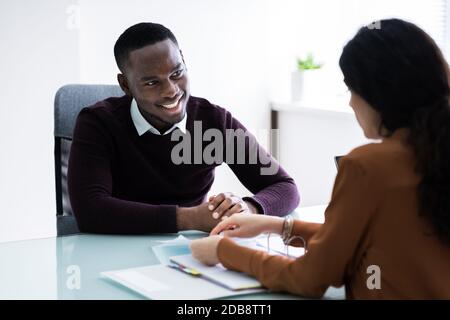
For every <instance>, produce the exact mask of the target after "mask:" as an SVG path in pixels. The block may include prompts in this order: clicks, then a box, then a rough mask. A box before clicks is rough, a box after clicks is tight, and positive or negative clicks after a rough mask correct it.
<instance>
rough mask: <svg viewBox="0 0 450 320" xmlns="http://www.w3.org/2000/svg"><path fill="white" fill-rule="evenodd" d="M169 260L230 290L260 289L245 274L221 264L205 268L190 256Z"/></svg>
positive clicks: (256, 283)
mask: <svg viewBox="0 0 450 320" xmlns="http://www.w3.org/2000/svg"><path fill="white" fill-rule="evenodd" d="M170 260H171V261H172V262H175V263H177V264H179V265H181V266H183V267H187V268H189V269H191V270H195V271H197V272H199V273H200V275H201V277H204V278H206V279H208V280H209V281H211V282H214V283H216V284H218V285H221V286H224V287H226V288H228V289H231V290H242V289H249V288H259V287H261V283H260V282H259V281H258V280H256V279H255V278H253V277H251V276H249V275H247V274H245V273H242V272H236V271H232V270H228V269H225V268H224V267H223V266H222V265H221V264H218V265H215V266H207V265H205V264H203V263H201V262H199V261H198V260H196V259H194V258H193V257H192V255H190V254H188V255H183V256H175V257H171V258H170Z"/></svg>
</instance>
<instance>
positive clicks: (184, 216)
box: [177, 202, 218, 232]
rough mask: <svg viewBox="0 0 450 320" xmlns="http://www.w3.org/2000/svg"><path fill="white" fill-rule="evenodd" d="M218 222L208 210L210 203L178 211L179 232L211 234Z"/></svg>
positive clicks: (180, 208)
mask: <svg viewBox="0 0 450 320" xmlns="http://www.w3.org/2000/svg"><path fill="white" fill-rule="evenodd" d="M217 222H218V221H217V220H216V219H214V218H213V217H212V215H211V211H210V210H209V209H208V202H205V203H202V204H201V205H198V206H195V207H190V208H182V207H179V208H178V209H177V227H178V230H180V231H181V230H200V231H204V232H210V231H211V229H212V228H214V227H215V226H216V225H217Z"/></svg>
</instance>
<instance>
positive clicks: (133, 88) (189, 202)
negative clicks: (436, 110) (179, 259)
mask: <svg viewBox="0 0 450 320" xmlns="http://www.w3.org/2000/svg"><path fill="white" fill-rule="evenodd" d="M114 55H115V58H116V62H117V66H118V67H119V69H120V71H121V73H120V74H118V77H117V78H118V82H119V84H120V86H121V88H122V90H123V91H124V92H125V95H124V96H123V97H120V98H109V99H106V100H104V101H100V102H98V103H96V104H95V105H93V106H90V107H87V108H84V109H83V110H82V111H81V112H80V114H79V116H78V119H77V123H76V126H75V130H74V134H73V142H72V148H71V152H70V160H69V171H68V184H69V195H70V201H71V205H72V209H73V212H74V214H75V217H76V219H77V222H78V226H79V229H80V231H82V232H91V233H127V234H133V233H134V234H139V233H140V234H143V233H165V232H177V231H181V230H193V229H195V230H202V231H209V230H211V229H212V228H213V227H214V226H215V225H216V224H217V223H218V221H220V219H223V218H224V217H226V216H230V215H232V214H235V213H258V214H268V215H278V216H283V215H286V214H288V213H290V212H291V211H292V210H293V209H294V208H295V207H296V206H297V205H298V202H299V195H298V191H297V188H296V185H295V183H294V181H293V180H292V178H290V177H289V176H288V175H287V173H286V172H285V171H284V170H283V169H282V168H281V167H279V166H278V164H277V163H276V161H275V160H274V159H273V158H272V157H270V155H268V154H267V153H266V152H265V151H264V149H262V148H261V147H260V146H259V144H258V143H257V141H256V140H255V138H254V137H253V136H252V135H251V134H249V133H248V132H247V130H246V129H245V127H244V126H243V125H242V124H241V123H240V122H239V121H237V120H236V119H235V118H233V117H232V116H231V114H230V113H229V112H228V111H226V110H225V109H223V108H221V107H219V106H216V105H214V104H212V103H210V102H209V101H207V100H206V99H203V98H197V97H193V96H191V95H190V90H189V79H188V76H187V69H186V64H185V62H184V59H183V56H182V53H181V50H180V49H179V47H178V42H177V40H176V38H175V36H174V35H173V34H172V32H171V31H170V30H169V29H167V28H165V27H164V26H162V25H160V24H154V23H139V24H136V25H134V26H132V27H130V28H128V29H127V30H126V31H125V32H124V33H123V34H122V35H121V36H120V37H119V39H118V40H117V42H116V44H115V47H114ZM198 128H201V130H202V131H204V132H205V135H201V137H202V140H201V141H200V142H199V141H198V139H195V138H191V137H192V136H193V135H194V132H195V131H198ZM208 130H209V132H211V130H214V132H215V133H216V138H217V133H218V134H221V135H222V136H223V137H225V136H227V134H229V133H230V132H238V133H239V132H241V133H242V132H243V133H245V137H244V140H242V141H243V143H242V144H239V143H237V145H235V144H233V143H231V144H230V143H229V142H230V141H228V142H225V139H222V140H218V139H216V140H217V141H222V142H221V143H223V145H220V147H221V148H216V149H215V159H224V160H223V161H220V160H218V161H215V162H213V163H211V161H201V162H198V161H197V162H195V161H193V162H191V161H186V162H183V163H179V162H177V161H174V159H173V150H175V149H174V148H176V146H177V144H178V140H177V139H176V138H174V137H175V136H178V137H179V138H180V137H181V138H185V139H184V141H183V143H185V145H186V144H187V145H188V148H185V149H183V158H184V159H191V158H198V157H196V156H198V155H200V156H201V158H203V155H204V153H203V152H204V151H206V149H207V148H208V143H207V142H208V138H206V141H205V140H203V139H205V136H206V132H208ZM228 136H229V135H228ZM239 138H240V137H239V135H236V136H235V139H234V140H233V139H232V141H235V140H239ZM211 139H212V138H211V137H210V138H209V141H210V140H211ZM217 141H215V142H216V147H217ZM239 146H240V147H239ZM218 149H221V150H218ZM191 150H192V154H187V152H189V151H191ZM252 150H253V151H255V152H256V153H257V154H258V155H259V156H260V158H261V159H259V160H260V161H256V162H252V161H250V160H251V159H250V158H251V152H252ZM243 153H245V154H246V156H244V157H243V158H242V157H241V160H242V159H244V161H236V158H239V156H240V155H242V154H243ZM224 154H226V157H219V158H217V156H218V155H219V156H223V155H224ZM230 154H231V155H232V156H229V155H230ZM225 158H226V159H225ZM222 162H225V163H227V165H229V167H230V168H231V169H232V170H233V172H234V173H235V174H236V176H237V177H238V179H239V180H240V181H241V182H242V183H243V185H244V186H245V187H247V189H248V190H250V191H251V192H252V193H253V194H254V195H253V196H252V197H243V198H241V197H239V196H237V195H234V194H233V193H231V192H223V193H220V194H218V195H216V196H212V197H210V198H209V199H206V196H207V193H208V191H209V190H210V187H211V185H212V183H213V181H214V169H215V167H216V166H218V165H220V164H221V163H222ZM274 164H275V166H274ZM267 167H276V168H277V170H276V171H274V172H271V173H270V174H262V173H261V172H263V169H264V168H267Z"/></svg>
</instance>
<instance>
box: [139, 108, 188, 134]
mask: <svg viewBox="0 0 450 320" xmlns="http://www.w3.org/2000/svg"><path fill="white" fill-rule="evenodd" d="M130 112H131V119H132V120H133V123H134V126H135V127H136V130H137V133H138V134H139V136H142V135H143V134H144V133H146V132H147V131H150V132H151V133H153V134H156V135H159V136H163V135H166V134H169V133H171V132H172V131H173V130H175V129H176V128H179V129H180V130H181V132H183V133H184V134H185V133H186V117H187V116H186V114H184V117H183V119H182V120H181V121H180V122H178V123H175V124H174V125H173V126H172V128H170V129H169V130H167V131H166V132H164V133H163V134H161V133H160V132H159V131H158V129H156V128H155V127H154V126H152V125H151V124H150V123H149V122H148V121H147V120H146V119H145V118H144V116H143V115H142V114H141V112H140V111H139V108H138V105H137V103H136V100H135V99H133V101H131V107H130Z"/></svg>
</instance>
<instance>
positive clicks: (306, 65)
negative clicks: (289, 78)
mask: <svg viewBox="0 0 450 320" xmlns="http://www.w3.org/2000/svg"><path fill="white" fill-rule="evenodd" d="M321 67H322V64H321V63H317V62H315V61H314V57H313V55H312V54H311V53H309V54H308V55H307V56H306V59H301V58H298V59H297V68H298V69H299V70H314V69H320V68H321Z"/></svg>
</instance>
